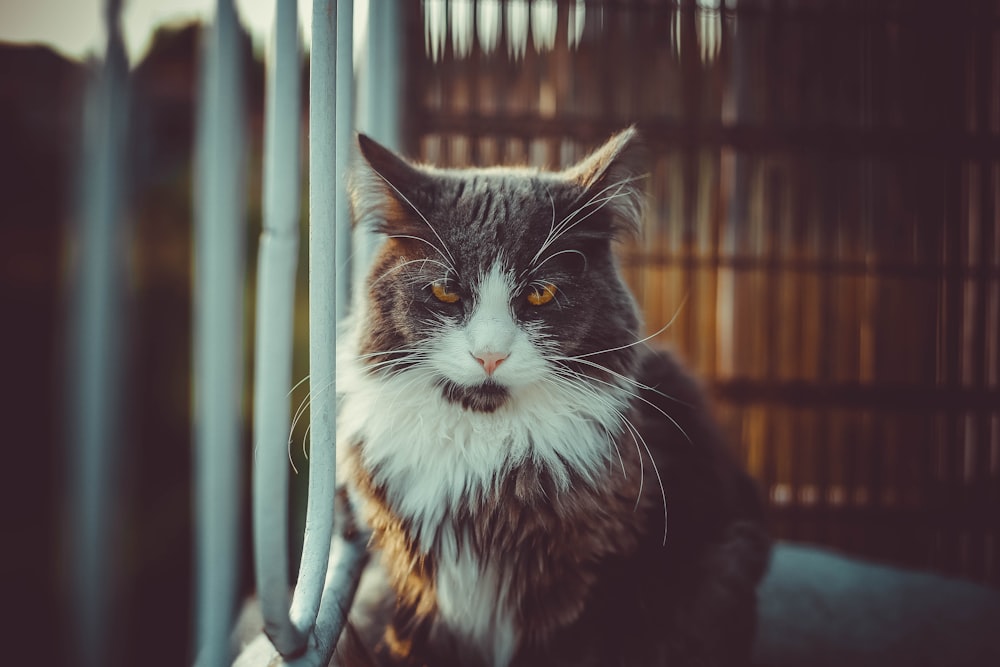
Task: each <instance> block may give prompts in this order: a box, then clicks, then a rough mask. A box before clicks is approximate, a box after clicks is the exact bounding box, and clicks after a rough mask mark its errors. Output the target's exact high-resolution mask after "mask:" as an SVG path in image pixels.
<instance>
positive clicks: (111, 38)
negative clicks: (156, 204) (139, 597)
mask: <svg viewBox="0 0 1000 667" xmlns="http://www.w3.org/2000/svg"><path fill="white" fill-rule="evenodd" d="M121 4H122V3H121V1H120V0H108V2H106V3H105V23H106V26H107V32H108V41H107V47H106V48H107V51H106V53H105V59H104V64H103V66H102V67H101V69H100V71H99V73H98V75H97V77H96V78H95V79H94V80H93V82H92V83H91V86H90V90H89V91H88V97H87V103H86V108H85V117H84V156H83V162H82V164H81V172H82V173H81V177H82V178H81V181H82V187H81V202H80V203H81V207H82V216H81V218H82V221H83V224H82V227H81V229H80V230H79V233H80V249H81V252H80V265H79V273H78V280H77V281H76V283H75V290H76V294H75V298H74V301H73V312H72V315H71V317H72V323H73V327H74V337H73V348H72V351H71V359H70V361H71V363H72V372H73V378H72V379H73V381H72V386H71V392H72V394H71V396H70V403H69V410H70V424H71V427H70V430H69V439H68V442H67V446H68V448H69V456H68V457H67V458H68V461H69V463H70V466H71V468H70V478H71V479H72V481H73V485H74V486H73V491H72V493H71V495H70V498H71V503H72V505H71V506H70V508H69V511H70V515H71V516H72V517H73V518H72V521H71V525H72V528H71V530H72V534H71V538H72V539H71V544H72V548H73V554H74V555H73V558H72V559H70V560H71V562H72V563H73V568H74V570H73V596H74V597H73V612H74V616H75V619H74V620H75V627H74V629H75V631H76V633H77V634H76V637H75V638H74V639H75V644H76V650H75V655H76V659H77V661H78V663H79V664H81V665H84V666H96V665H103V664H106V663H107V660H108V648H109V639H110V633H109V629H110V628H109V617H110V606H111V599H112V590H113V584H114V581H113V577H112V573H113V572H114V571H115V559H114V553H113V552H112V550H111V549H110V548H109V546H110V544H111V543H112V541H113V540H112V536H113V532H114V525H113V524H114V522H113V517H114V497H115V495H116V493H117V489H118V476H117V466H116V461H117V460H118V449H119V448H120V444H121V443H120V433H119V415H120V414H121V397H122V391H121V378H120V371H121V367H120V356H119V354H118V352H119V350H120V349H121V344H122V342H123V341H122V338H123V335H122V327H121V322H122V319H123V318H122V315H123V312H122V310H123V308H122V301H123V295H122V288H121V286H122V284H123V283H124V281H123V280H122V273H123V270H122V269H123V261H122V258H123V257H124V253H125V247H124V239H123V231H124V230H123V229H122V225H121V212H122V198H123V197H122V190H123V185H122V184H123V181H124V174H125V170H124V161H125V157H124V142H125V127H126V125H127V122H128V103H127V102H128V61H127V59H126V56H125V49H124V45H123V43H122V37H121V30H120V25H119V17H120V14H121Z"/></svg>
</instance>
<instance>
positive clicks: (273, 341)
mask: <svg viewBox="0 0 1000 667" xmlns="http://www.w3.org/2000/svg"><path fill="white" fill-rule="evenodd" d="M275 5H276V6H275V25H274V35H273V42H272V45H271V53H270V62H269V63H268V66H267V91H266V94H267V106H266V110H265V113H266V118H265V123H266V127H265V134H264V202H263V204H264V206H263V208H264V211H263V212H264V221H263V229H262V230H261V235H260V249H259V255H258V269H257V318H256V319H257V322H256V332H257V333H256V349H255V358H254V368H255V369H256V373H255V377H254V402H253V416H254V420H253V431H254V459H253V518H254V522H253V527H254V563H255V566H256V574H257V595H258V596H259V598H260V605H261V612H262V614H263V616H264V632H265V633H266V634H267V636H268V637H269V638H270V639H271V642H272V643H273V644H274V646H275V648H276V649H277V650H278V651H279V652H280V653H281V654H282V655H292V654H295V653H298V652H299V651H301V650H302V649H303V648H304V647H305V643H306V637H307V634H306V633H303V632H301V631H300V630H299V629H297V628H296V627H295V626H294V625H293V624H292V622H291V619H290V617H289V604H290V595H289V584H288V539H287V538H288V458H287V456H288V455H287V446H288V444H287V443H288V432H289V425H290V419H289V406H288V400H289V399H288V394H289V392H290V390H291V385H292V383H291V379H292V343H293V333H294V324H295V272H296V264H297V261H298V252H299V229H298V224H299V187H300V185H301V179H300V174H299V172H300V164H299V160H300V157H301V156H300V151H299V132H300V129H301V122H300V114H301V103H300V95H301V86H300V84H299V81H300V77H299V64H300V58H299V32H298V14H297V8H296V5H297V2H296V0H277V2H276V3H275ZM331 502H332V501H331Z"/></svg>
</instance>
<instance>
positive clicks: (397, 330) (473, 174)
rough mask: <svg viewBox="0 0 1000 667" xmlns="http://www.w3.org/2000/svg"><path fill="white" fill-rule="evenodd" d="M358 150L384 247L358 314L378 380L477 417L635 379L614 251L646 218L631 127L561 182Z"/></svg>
mask: <svg viewBox="0 0 1000 667" xmlns="http://www.w3.org/2000/svg"><path fill="white" fill-rule="evenodd" d="M359 146H360V149H361V155H362V156H363V158H364V159H363V161H359V162H360V164H359V166H358V168H357V169H356V170H355V173H354V175H353V177H352V187H351V193H352V198H351V199H352V201H351V205H352V214H353V218H354V221H355V224H360V225H365V226H368V227H370V228H372V229H374V230H375V231H377V232H380V233H381V234H383V235H384V236H385V241H384V243H383V244H382V245H381V247H380V249H379V250H378V251H377V253H376V256H375V259H374V262H373V268H372V271H371V273H370V275H369V277H368V280H367V285H366V290H364V292H363V294H364V298H362V299H359V300H358V301H360V303H356V304H355V309H356V310H357V309H359V308H360V309H361V311H360V313H359V314H360V316H361V324H360V326H361V339H360V349H359V350H358V351H359V353H360V354H361V355H363V356H362V358H363V359H364V360H365V363H367V364H368V365H369V367H370V368H371V370H372V372H383V373H394V372H407V371H413V372H420V373H427V374H429V377H431V378H433V381H434V384H436V386H438V387H439V388H440V391H441V395H442V397H443V398H444V399H445V400H447V401H450V402H453V403H456V404H460V405H462V406H463V407H465V408H466V409H469V410H473V411H479V412H493V411H495V410H497V409H499V408H500V407H501V406H503V405H504V404H506V403H507V402H508V400H509V399H510V397H511V396H512V395H514V394H516V393H517V392H518V391H521V390H523V389H524V388H526V387H531V386H535V387H537V386H538V385H539V384H544V383H558V382H566V381H574V380H581V379H583V380H587V381H591V382H595V383H612V384H613V383H615V381H616V380H615V377H616V374H622V375H629V374H631V372H632V366H633V364H634V360H635V350H634V347H632V346H631V345H632V344H633V343H635V341H636V338H637V332H638V315H637V311H636V307H635V303H634V301H633V299H632V297H631V295H630V294H629V292H628V290H627V289H626V287H625V286H624V284H623V282H622V280H621V277H620V275H619V273H618V269H617V266H616V263H615V260H614V257H613V253H612V242H613V241H614V240H615V238H616V237H617V236H618V235H619V234H621V233H622V232H627V231H630V230H634V229H637V228H638V226H639V224H640V221H641V215H642V213H641V211H642V204H643V201H644V192H643V188H642V177H643V172H642V168H641V164H642V161H641V158H640V155H641V152H642V150H641V146H640V144H639V141H638V138H637V134H636V132H635V130H634V129H628V130H625V131H623V132H621V133H619V134H617V135H615V136H614V137H612V138H611V139H610V140H609V141H608V142H607V143H606V144H604V146H602V147H601V148H599V149H598V150H596V151H595V152H594V153H592V154H591V155H589V156H588V157H587V158H585V159H584V160H582V161H581V162H580V163H578V164H577V165H575V166H573V167H571V168H569V169H566V170H564V171H559V172H546V171H538V170H529V169H507V168H493V169H470V170H465V169H449V170H444V169H435V168H431V167H426V166H419V165H415V164H412V163H410V162H407V161H405V160H403V159H402V158H400V157H398V156H397V155H395V154H394V153H392V152H391V151H389V150H387V149H386V148H384V147H382V146H380V145H379V144H377V143H376V142H374V141H372V140H371V139H369V138H368V137H365V136H363V135H362V136H360V137H359Z"/></svg>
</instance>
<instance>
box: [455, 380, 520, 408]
mask: <svg viewBox="0 0 1000 667" xmlns="http://www.w3.org/2000/svg"><path fill="white" fill-rule="evenodd" d="M442 393H443V394H444V397H445V400H448V401H451V402H452V403H458V404H459V405H461V406H462V407H463V408H465V409H466V410H472V411H474V412H494V411H495V410H497V409H498V408H499V407H500V406H502V405H503V404H504V403H506V402H507V399H508V398H510V392H509V391H508V390H507V388H506V387H504V386H503V385H500V384H497V383H496V382H494V381H493V380H487V381H486V382H483V383H482V384H478V385H475V386H472V387H463V386H461V385H458V384H455V383H454V382H450V381H449V382H445V383H444V385H443V386H442Z"/></svg>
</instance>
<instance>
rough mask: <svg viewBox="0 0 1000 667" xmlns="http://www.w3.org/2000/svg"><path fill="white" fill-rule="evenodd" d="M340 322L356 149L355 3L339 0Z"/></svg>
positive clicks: (346, 291)
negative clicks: (349, 180)
mask: <svg viewBox="0 0 1000 667" xmlns="http://www.w3.org/2000/svg"><path fill="white" fill-rule="evenodd" d="M336 88H337V109H336V116H337V130H336V135H337V147H336V160H337V166H336V168H337V181H336V192H335V197H336V201H337V205H336V211H337V234H336V236H337V240H336V244H335V245H336V248H335V252H336V258H335V262H336V270H337V313H336V314H337V321H338V322H340V321H341V320H342V319H343V318H344V316H345V315H346V314H347V305H348V303H349V302H350V293H351V292H350V289H351V262H352V260H351V224H350V206H349V202H348V197H347V183H346V179H347V170H348V167H349V165H350V162H351V153H352V150H351V148H352V146H354V0H346V1H345V0H337V81H336Z"/></svg>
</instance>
